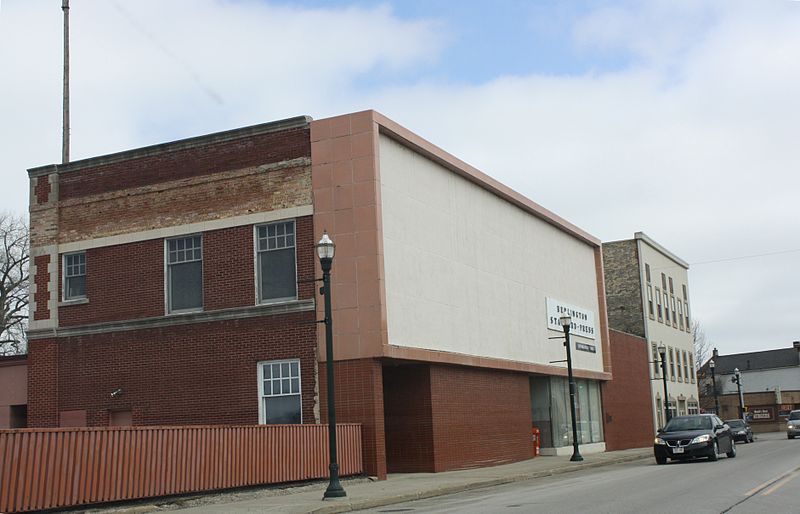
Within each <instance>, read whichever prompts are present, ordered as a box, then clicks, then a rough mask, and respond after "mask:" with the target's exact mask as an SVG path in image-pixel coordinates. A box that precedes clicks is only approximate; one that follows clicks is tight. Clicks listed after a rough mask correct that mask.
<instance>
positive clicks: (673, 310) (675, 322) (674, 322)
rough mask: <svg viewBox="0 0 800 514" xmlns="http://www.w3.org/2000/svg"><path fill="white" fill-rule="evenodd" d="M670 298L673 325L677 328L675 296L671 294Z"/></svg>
mask: <svg viewBox="0 0 800 514" xmlns="http://www.w3.org/2000/svg"><path fill="white" fill-rule="evenodd" d="M669 299H670V300H671V301H672V326H673V327H675V328H677V327H678V314H677V312H676V311H675V297H674V296H672V295H670V296H669Z"/></svg>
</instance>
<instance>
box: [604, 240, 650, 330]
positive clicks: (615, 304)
mask: <svg viewBox="0 0 800 514" xmlns="http://www.w3.org/2000/svg"><path fill="white" fill-rule="evenodd" d="M603 268H604V269H603V271H604V278H605V283H606V303H607V307H606V308H607V312H608V325H609V328H612V329H614V330H619V331H622V332H626V333H628V334H635V335H637V336H641V337H644V310H643V309H644V304H643V303H642V282H641V277H640V275H639V251H638V247H637V241H636V240H635V239H631V240H627V241H616V242H613V243H605V244H603Z"/></svg>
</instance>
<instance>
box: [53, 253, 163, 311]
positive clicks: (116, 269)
mask: <svg viewBox="0 0 800 514" xmlns="http://www.w3.org/2000/svg"><path fill="white" fill-rule="evenodd" d="M63 264H64V263H63V259H61V262H60V263H59V268H61V267H62V266H63ZM61 276H63V274H62V273H59V277H61ZM59 280H61V279H60V278H59ZM61 289H62V288H61V287H59V297H60V296H61ZM86 298H87V299H88V300H89V303H85V304H79V305H65V306H61V307H59V309H58V313H59V316H58V317H59V320H58V323H59V326H62V327H70V326H76V325H87V324H93V323H102V322H106V321H121V320H128V319H138V318H152V317H155V316H163V315H164V240H163V239H152V240H150V241H141V242H137V243H130V244H125V245H117V246H106V247H102V248H92V249H89V250H87V251H86Z"/></svg>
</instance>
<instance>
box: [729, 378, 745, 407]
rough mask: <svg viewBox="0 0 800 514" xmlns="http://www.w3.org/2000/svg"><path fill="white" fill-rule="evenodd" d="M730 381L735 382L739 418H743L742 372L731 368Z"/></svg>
mask: <svg viewBox="0 0 800 514" xmlns="http://www.w3.org/2000/svg"><path fill="white" fill-rule="evenodd" d="M731 382H733V383H735V384H736V389H738V391H739V419H744V397H743V396H742V372H741V371H739V368H734V369H733V377H732V378H731Z"/></svg>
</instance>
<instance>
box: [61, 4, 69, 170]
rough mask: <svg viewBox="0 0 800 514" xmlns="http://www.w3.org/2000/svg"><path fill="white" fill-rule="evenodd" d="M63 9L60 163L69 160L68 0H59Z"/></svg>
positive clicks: (65, 162)
mask: <svg viewBox="0 0 800 514" xmlns="http://www.w3.org/2000/svg"><path fill="white" fill-rule="evenodd" d="M61 10H62V11H64V96H63V113H62V125H61V163H62V164H67V163H68V162H69V0H61Z"/></svg>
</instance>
